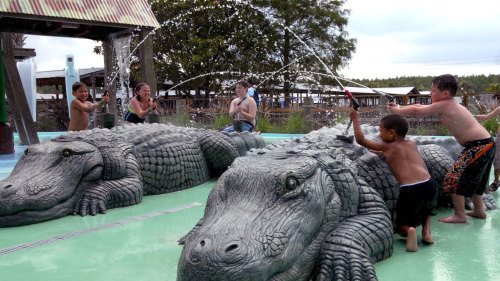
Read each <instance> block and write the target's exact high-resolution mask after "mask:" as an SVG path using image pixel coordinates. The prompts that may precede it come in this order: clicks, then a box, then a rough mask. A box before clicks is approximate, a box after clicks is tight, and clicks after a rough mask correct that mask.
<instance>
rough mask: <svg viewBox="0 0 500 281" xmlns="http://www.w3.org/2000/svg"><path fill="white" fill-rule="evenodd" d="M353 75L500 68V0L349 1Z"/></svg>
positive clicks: (495, 70)
mask: <svg viewBox="0 0 500 281" xmlns="http://www.w3.org/2000/svg"><path fill="white" fill-rule="evenodd" d="M346 8H348V9H351V16H350V17H349V24H348V27H347V31H348V32H349V34H350V37H352V38H356V39H357V40H358V44H357V46H356V53H355V54H354V56H353V59H352V60H351V61H350V63H349V66H348V67H347V68H345V69H343V70H341V72H340V73H341V74H343V75H344V76H346V77H352V78H387V77H396V76H403V75H405V76H408V75H418V76H425V75H438V74H442V73H445V72H446V73H452V74H456V75H472V74H499V73H500V36H496V34H497V32H498V30H500V21H498V20H497V18H498V11H499V10H500V2H498V1H494V0H476V1H474V2H470V1H457V0H455V1H451V0H440V1H436V0H421V1H418V2H414V1H411V2H410V1H394V0H380V1H361V0H348V1H347V3H346Z"/></svg>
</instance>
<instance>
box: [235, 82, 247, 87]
mask: <svg viewBox="0 0 500 281" xmlns="http://www.w3.org/2000/svg"><path fill="white" fill-rule="evenodd" d="M238 84H240V85H241V86H242V87H243V88H248V82H247V81H246V80H240V81H238V82H237V83H236V85H238Z"/></svg>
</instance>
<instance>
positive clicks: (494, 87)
mask: <svg viewBox="0 0 500 281" xmlns="http://www.w3.org/2000/svg"><path fill="white" fill-rule="evenodd" d="M486 92H487V93H498V92H500V84H491V85H490V86H489V87H488V88H486Z"/></svg>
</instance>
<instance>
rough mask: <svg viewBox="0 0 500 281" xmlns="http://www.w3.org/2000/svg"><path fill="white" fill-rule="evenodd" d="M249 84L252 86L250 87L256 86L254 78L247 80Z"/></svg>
mask: <svg viewBox="0 0 500 281" xmlns="http://www.w3.org/2000/svg"><path fill="white" fill-rule="evenodd" d="M247 82H248V84H250V86H253V85H255V84H254V83H253V80H252V78H248V79H247Z"/></svg>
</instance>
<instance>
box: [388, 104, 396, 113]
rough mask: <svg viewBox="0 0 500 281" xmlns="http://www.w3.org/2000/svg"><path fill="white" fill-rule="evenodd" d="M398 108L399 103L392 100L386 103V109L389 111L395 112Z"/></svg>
mask: <svg viewBox="0 0 500 281" xmlns="http://www.w3.org/2000/svg"><path fill="white" fill-rule="evenodd" d="M398 109H399V104H395V103H393V102H390V103H388V104H387V110H388V111H389V112H390V113H396V112H397V110H398Z"/></svg>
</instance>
